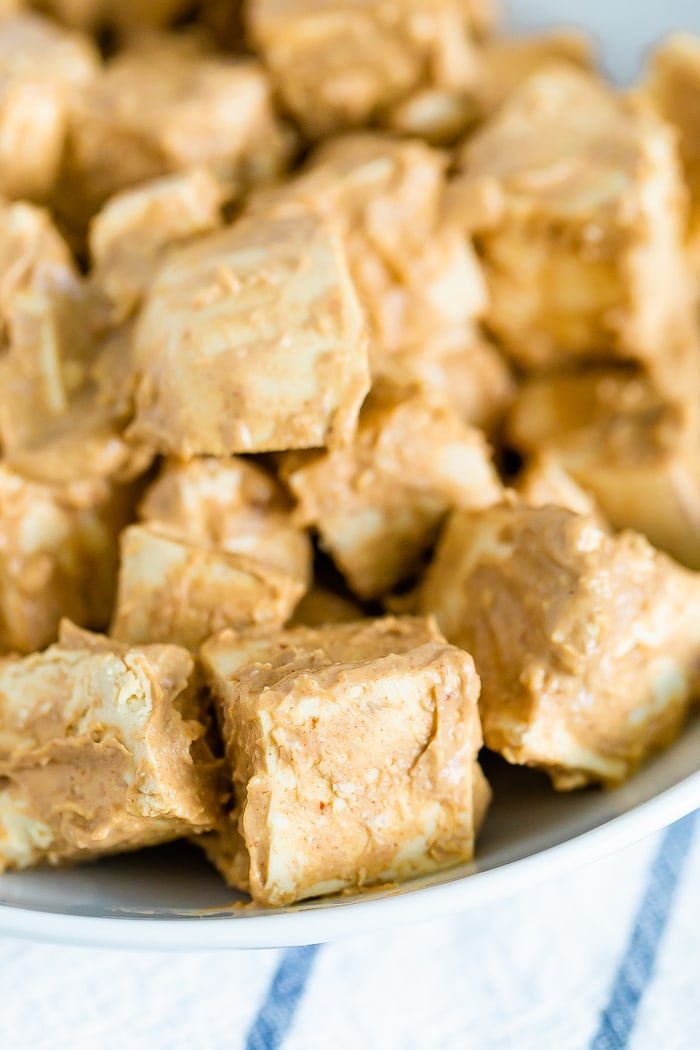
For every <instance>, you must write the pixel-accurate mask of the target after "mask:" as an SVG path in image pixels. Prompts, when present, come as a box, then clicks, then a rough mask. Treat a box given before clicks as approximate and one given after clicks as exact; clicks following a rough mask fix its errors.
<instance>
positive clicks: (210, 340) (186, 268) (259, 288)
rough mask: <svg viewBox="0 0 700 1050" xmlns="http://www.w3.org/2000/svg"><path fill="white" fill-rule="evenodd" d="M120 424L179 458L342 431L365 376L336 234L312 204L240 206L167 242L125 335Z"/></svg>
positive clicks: (355, 307)
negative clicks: (214, 223) (129, 415)
mask: <svg viewBox="0 0 700 1050" xmlns="http://www.w3.org/2000/svg"><path fill="white" fill-rule="evenodd" d="M134 356H135V363H136V370H137V373H138V375H139V377H140V379H139V384H138V389H137V393H136V417H135V421H134V424H133V426H132V428H131V431H130V433H131V434H132V436H133V437H136V438H137V439H140V440H143V441H145V442H148V443H151V444H152V445H153V446H154V447H155V448H157V449H158V450H159V451H160V452H165V453H171V454H174V455H179V456H180V457H181V458H183V459H188V458H190V457H192V456H193V455H196V454H200V453H201V454H210V455H215V456H226V455H229V454H230V453H235V452H264V451H277V450H281V449H289V448H313V447H317V446H323V445H326V444H329V445H332V446H337V445H340V444H344V443H347V441H348V440H349V439H350V438H351V436H352V433H353V431H354V429H355V424H356V420H357V414H358V412H359V408H360V405H361V403H362V400H363V398H364V396H365V394H366V393H367V390H368V387H369V369H368V364H367V346H366V336H365V329H364V321H363V316H362V312H361V309H360V304H359V302H358V300H357V296H356V294H355V291H354V288H353V286H352V283H351V281H350V276H349V274H348V270H347V265H346V260H345V252H344V249H343V245H342V242H341V240H340V237H339V235H338V234H337V233H336V231H335V230H334V229H333V228H332V226H331V225H330V224H329V223H327V222H326V221H325V220H322V219H320V218H318V217H316V216H315V215H314V214H313V213H312V212H307V213H305V214H298V215H294V216H289V217H270V218H268V219H265V218H263V217H253V216H251V217H249V218H244V219H241V220H239V221H238V222H237V223H235V224H234V225H233V226H231V227H228V228H227V229H225V230H222V231H221V232H219V233H214V234H210V235H209V236H208V237H204V238H202V239H201V240H199V241H198V242H197V243H195V244H193V245H191V246H189V247H188V248H183V249H181V250H180V251H178V252H176V253H174V254H173V255H172V256H171V258H170V259H169V260H168V261H167V262H166V263H165V265H164V266H163V267H162V268H161V269H160V271H159V273H158V276H157V277H156V279H155V281H154V282H153V284H152V286H151V290H150V293H149V295H148V296H147V298H146V302H145V304H144V308H143V311H142V313H141V315H140V318H139V321H138V324H137V329H136V334H135V343H134Z"/></svg>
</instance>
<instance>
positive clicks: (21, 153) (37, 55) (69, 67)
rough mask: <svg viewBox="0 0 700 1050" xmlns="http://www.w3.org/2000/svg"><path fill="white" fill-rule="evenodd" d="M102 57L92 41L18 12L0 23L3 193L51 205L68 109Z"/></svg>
mask: <svg viewBox="0 0 700 1050" xmlns="http://www.w3.org/2000/svg"><path fill="white" fill-rule="evenodd" d="M98 70H99V54H98V52H97V49H96V48H95V47H94V45H93V44H92V41H90V40H88V39H87V37H84V36H81V35H80V34H78V33H72V32H70V31H69V30H66V29H61V28H60V27H59V26H57V25H55V24H54V23H53V22H50V21H49V20H48V19H44V18H41V17H40V16H38V15H34V14H29V13H18V14H16V15H9V16H8V17H6V18H3V19H2V21H1V22H0V194H2V195H4V196H5V197H10V198H24V199H28V200H35V201H42V202H43V201H46V200H47V199H48V198H49V197H50V195H51V193H52V191H53V189H54V186H55V184H56V182H57V180H58V176H59V173H60V168H61V164H62V161H63V153H64V148H65V145H66V135H67V130H68V119H69V111H70V107H71V105H72V102H73V100H74V98H75V97H76V95H77V94H78V93H80V92H81V91H88V90H89V87H88V85H89V84H90V83H91V81H92V80H93V78H94V77H95V76H96V74H97V72H98Z"/></svg>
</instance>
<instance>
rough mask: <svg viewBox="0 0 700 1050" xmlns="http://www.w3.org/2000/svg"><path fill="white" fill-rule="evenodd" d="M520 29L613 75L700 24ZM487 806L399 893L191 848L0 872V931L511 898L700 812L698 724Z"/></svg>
mask: <svg viewBox="0 0 700 1050" xmlns="http://www.w3.org/2000/svg"><path fill="white" fill-rule="evenodd" d="M510 8H511V14H512V18H513V21H514V23H515V24H518V25H520V26H522V27H540V26H543V25H561V24H563V23H566V22H569V23H575V24H578V25H583V26H585V27H587V28H590V29H592V30H593V31H594V32H595V34H596V36H597V38H598V40H599V42H600V45H601V53H602V57H603V61H604V63H605V65H606V67H607V69H608V70H609V72H610V73H611V74H612V75H614V76H615V77H616V78H617V79H619V80H622V81H624V80H627V79H630V78H632V77H633V76H634V74H635V73H636V71H637V69H638V66H639V62H640V59H641V56H642V53H643V51H644V50H645V48H646V47H647V46H648V45H649V44H651V43H652V42H653V41H654V40H656V39H657V38H658V37H659V36H661V35H663V34H664V33H666V32H668V31H670V30H672V29H679V28H686V29H694V30H696V31H698V32H700V3H698V0H671V2H669V3H667V4H659V3H658V0H617V2H615V0H585V2H584V0H579V2H578V3H574V2H573V0H569V2H567V0H513V2H512V3H511V4H510ZM488 774H489V777H490V779H491V781H492V783H493V786H494V789H495V801H494V804H493V807H492V810H491V812H490V814H489V817H488V820H487V823H486V827H485V829H484V832H483V835H482V837H481V839H480V842H479V850H478V861H477V862H476V863H475V864H473V865H470V866H468V867H467V868H456V869H453V870H451V871H448V872H445V873H442V874H441V875H437V876H433V877H431V878H426V879H420V880H417V881H415V882H413V883H410V884H408V885H406V886H405V887H402V888H401V889H400V890H379V891H374V892H369V893H366V894H363V895H362V896H360V897H355V898H337V899H329V900H323V901H316V902H310V903H306V904H303V905H301V906H298V907H294V908H288V909H284V910H282V911H269V912H266V911H263V910H261V909H254V908H251V907H241V901H240V900H238V901H237V895H236V894H235V893H233V892H232V891H231V890H228V889H227V888H226V887H225V886H224V885H223V883H222V882H221V881H220V879H219V878H218V876H217V875H216V874H215V872H214V871H213V870H212V869H211V868H210V867H208V865H207V864H206V863H205V862H204V860H203V859H202V857H201V856H200V855H199V853H198V851H197V850H196V849H195V848H194V847H191V846H185V845H179V844H178V845H175V846H172V847H166V848H162V849H155V850H146V851H143V852H142V853H139V854H135V855H133V856H124V857H119V858H115V859H112V860H109V861H104V862H102V863H100V864H95V865H90V866H88V867H83V868H76V869H73V870H59V871H52V870H46V869H42V870H37V871H29V872H22V873H13V874H9V875H5V876H3V877H1V878H0V932H5V933H9V934H15V935H24V936H29V937H34V938H38V939H46V940H58V941H65V942H70V943H82V944H88V943H89V944H103V945H114V946H124V947H127V946H128V947H143V948H158V949H162V948H173V949H183V948H185V949H186V948H252V947H260V948H263V947H276V946H280V945H292V944H308V943H313V942H317V941H323V940H332V939H334V938H336V937H341V936H344V935H348V934H358V933H363V932H367V931H369V930H374V929H377V928H379V927H381V926H383V925H388V924H391V923H399V922H408V921H415V920H419V919H427V918H429V917H431V916H435V915H439V914H445V913H447V912H450V911H456V910H461V909H466V908H472V907H476V906H478V905H480V904H483V903H484V902H486V901H488V900H493V899H494V898H496V897H499V896H506V895H508V894H513V893H516V892H518V891H520V890H522V889H524V888H525V887H527V886H531V885H532V884H533V883H535V882H536V881H538V880H541V879H544V878H546V877H550V876H553V875H556V874H557V873H558V872H561V871H563V870H564V869H566V868H571V867H573V866H576V865H580V864H584V863H586V862H588V861H591V860H594V859H596V858H598V857H600V856H602V855H603V854H605V853H610V852H612V851H614V850H616V849H619V848H621V847H622V846H625V845H628V844H629V843H631V842H632V841H634V840H635V839H638V838H641V837H642V836H644V835H646V834H648V833H650V832H652V831H655V830H657V829H658V828H660V827H662V826H663V825H665V824H668V823H670V822H671V821H673V820H675V819H677V818H679V817H681V816H683V815H684V814H685V813H688V812H690V811H691V810H693V809H695V808H697V807H700V721H696V722H695V723H694V724H693V725H692V726H691V727H690V728H689V729H688V731H687V732H686V733H685V734H684V736H683V737H682V738H681V739H680V740H679V741H678V742H677V744H675V745H674V746H673V747H672V748H671V749H669V750H668V751H666V752H665V753H664V754H662V755H659V756H658V757H657V758H656V759H655V760H654V761H653V762H651V763H650V764H649V765H647V766H646V767H645V768H644V769H643V770H642V771H641V772H640V773H639V774H638V775H637V776H636V777H634V778H633V779H632V780H630V781H629V782H628V783H627V784H625V785H624V786H623V787H621V788H619V789H618V790H616V791H611V792H603V791H594V790H591V791H583V792H578V793H576V794H573V795H556V794H555V793H554V792H552V791H551V790H550V788H549V786H548V782H547V781H546V780H545V778H544V777H542V776H540V775H538V774H536V773H532V772H530V771H528V770H522V769H513V768H509V767H507V766H506V765H505V764H503V763H500V762H498V761H497V760H495V759H494V760H492V761H491V764H490V766H489V769H488Z"/></svg>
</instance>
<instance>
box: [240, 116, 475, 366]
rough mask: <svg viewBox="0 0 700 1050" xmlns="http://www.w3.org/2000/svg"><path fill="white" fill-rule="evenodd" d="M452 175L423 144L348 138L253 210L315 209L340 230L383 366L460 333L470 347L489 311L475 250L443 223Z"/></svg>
mask: <svg viewBox="0 0 700 1050" xmlns="http://www.w3.org/2000/svg"><path fill="white" fill-rule="evenodd" d="M445 167H446V158H445V156H443V155H442V154H441V153H438V152H437V151H436V150H433V149H430V147H428V146H426V145H424V144H423V143H420V142H400V141H395V140H392V139H390V138H388V137H386V136H383V135H379V134H370V133H362V134H360V133H357V134H352V135H344V136H341V137H340V138H337V139H334V140H332V141H331V142H329V143H326V144H324V145H323V146H321V147H319V148H318V149H317V150H316V151H315V152H314V153H313V154H312V156H311V158H310V160H309V162H308V164H307V166H306V168H305V169H302V171H301V173H300V174H299V175H297V176H295V177H294V178H293V179H290V180H288V181H287V182H285V183H283V184H282V185H281V186H280V187H275V188H273V189H272V190H267V191H263V192H261V193H260V194H258V195H257V196H256V197H255V198H254V199H253V201H252V203H251V204H250V206H249V210H250V211H251V212H253V213H254V214H262V215H263V216H264V215H266V214H269V212H270V211H271V210H273V211H275V212H276V213H282V214H294V213H295V212H296V211H298V210H302V211H305V210H306V209H308V208H310V207H312V208H313V209H315V210H316V211H319V212H320V213H321V214H323V215H326V216H327V217H328V218H329V219H332V220H333V221H334V222H335V223H336V224H337V225H338V226H339V228H340V229H341V231H342V234H343V239H344V242H345V245H346V249H347V253H348V264H349V267H350V272H351V274H352V278H353V281H354V283H355V287H356V288H357V293H358V296H359V298H360V301H361V303H362V305H363V307H364V309H365V311H366V313H367V319H368V324H369V330H370V336H371V353H372V365H373V368H375V367H376V368H378V367H379V362H380V360H381V357H382V355H384V354H387V353H389V352H393V351H396V350H405V349H407V348H410V349H412V350H414V349H415V348H422V347H423V346H425V345H426V344H430V345H433V344H435V343H436V342H439V341H440V340H441V339H445V338H448V339H450V340H452V341H454V338H455V336H454V334H453V333H455V332H457V333H458V338H460V339H464V338H465V334H464V333H465V329H468V330H469V336H471V334H472V329H473V326H474V324H475V322H476V321H477V320H478V319H479V318H480V317H482V316H483V314H484V313H485V311H486V305H487V303H486V288H485V284H484V278H483V275H482V273H481V269H480V266H479V263H478V262H477V259H476V256H475V254H474V251H473V249H472V246H471V244H470V242H469V240H468V238H467V237H465V235H464V232H463V231H462V230H461V229H460V228H459V227H458V225H457V224H456V223H449V222H445V221H444V218H443V206H444V203H445V202H444V197H445V190H446V177H445ZM375 360H376V362H377V364H376V366H375Z"/></svg>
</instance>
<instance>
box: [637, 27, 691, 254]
mask: <svg viewBox="0 0 700 1050" xmlns="http://www.w3.org/2000/svg"><path fill="white" fill-rule="evenodd" d="M644 93H645V94H646V96H647V97H648V98H649V99H650V100H651V102H652V103H653V105H654V106H656V108H657V109H658V111H659V112H660V113H661V115H662V116H663V117H664V118H665V119H666V120H668V121H669V123H670V124H672V125H673V127H674V129H675V131H676V132H677V135H678V146H679V149H680V157H681V162H682V164H683V170H684V174H685V178H686V182H687V185H688V188H689V190H690V203H691V208H690V224H689V233H690V237H689V246H690V249H691V254H692V259H693V262H694V266H695V270H696V273H697V272H700V38H699V37H697V36H694V35H692V34H691V33H677V34H674V35H673V36H671V37H669V38H668V39H667V40H665V41H664V42H663V43H662V44H661V45H660V47H658V48H657V50H656V51H655V52H654V54H653V56H652V59H651V65H650V69H649V73H648V78H647V83H646V85H645V86H644Z"/></svg>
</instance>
